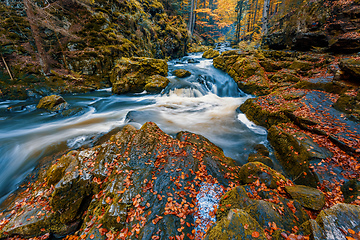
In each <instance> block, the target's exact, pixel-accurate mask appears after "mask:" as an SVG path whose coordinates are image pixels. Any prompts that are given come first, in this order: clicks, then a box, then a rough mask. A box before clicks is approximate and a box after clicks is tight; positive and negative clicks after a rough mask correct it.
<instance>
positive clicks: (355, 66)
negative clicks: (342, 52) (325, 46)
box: [339, 58, 360, 80]
mask: <svg viewBox="0 0 360 240" xmlns="http://www.w3.org/2000/svg"><path fill="white" fill-rule="evenodd" d="M339 67H340V69H341V70H342V71H343V74H344V75H345V76H344V77H345V78H349V79H350V78H355V79H360V60H359V59H355V58H343V59H341V60H340V63H339ZM350 80H351V79H350Z"/></svg>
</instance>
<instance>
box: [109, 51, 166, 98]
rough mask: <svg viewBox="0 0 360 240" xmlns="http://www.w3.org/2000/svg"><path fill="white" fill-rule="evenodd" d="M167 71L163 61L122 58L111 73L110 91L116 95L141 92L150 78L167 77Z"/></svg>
mask: <svg viewBox="0 0 360 240" xmlns="http://www.w3.org/2000/svg"><path fill="white" fill-rule="evenodd" d="M167 71H168V66H167V63H166V61H165V60H160V59H154V58H140V57H132V58H122V59H121V60H120V61H119V62H118V63H117V64H116V66H115V67H114V69H113V70H112V73H111V77H110V81H111V83H112V91H113V92H114V93H117V94H120V93H129V92H130V93H136V92H142V91H144V88H145V85H146V84H147V83H148V79H149V77H150V76H153V75H161V76H167Z"/></svg>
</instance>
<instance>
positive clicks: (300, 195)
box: [285, 185, 325, 211]
mask: <svg viewBox="0 0 360 240" xmlns="http://www.w3.org/2000/svg"><path fill="white" fill-rule="evenodd" d="M285 190H286V192H287V193H289V194H290V196H291V197H292V198H293V199H295V200H297V201H298V202H299V203H300V204H301V205H302V206H304V207H307V208H310V209H313V210H316V211H319V210H321V209H322V208H323V207H324V205H325V195H324V193H322V192H321V191H320V190H318V189H315V188H311V187H308V186H302V185H295V186H285Z"/></svg>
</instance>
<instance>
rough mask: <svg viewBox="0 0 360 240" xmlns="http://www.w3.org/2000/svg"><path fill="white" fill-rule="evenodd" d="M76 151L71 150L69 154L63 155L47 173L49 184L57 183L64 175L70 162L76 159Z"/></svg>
mask: <svg viewBox="0 0 360 240" xmlns="http://www.w3.org/2000/svg"><path fill="white" fill-rule="evenodd" d="M76 154H77V152H76V151H71V152H69V153H68V154H66V155H64V156H62V157H61V158H60V159H59V161H58V162H57V163H56V164H54V165H52V166H51V167H50V168H49V170H48V171H47V173H46V179H47V184H48V186H51V185H55V184H56V183H58V182H59V181H60V179H61V178H62V177H63V176H64V174H65V170H66V168H67V167H68V166H69V164H70V163H71V162H72V161H74V160H75V157H74V155H76Z"/></svg>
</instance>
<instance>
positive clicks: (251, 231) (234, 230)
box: [204, 209, 267, 240]
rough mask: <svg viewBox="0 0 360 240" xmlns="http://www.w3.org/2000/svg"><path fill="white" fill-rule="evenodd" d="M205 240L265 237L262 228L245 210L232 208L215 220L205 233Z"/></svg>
mask: <svg viewBox="0 0 360 240" xmlns="http://www.w3.org/2000/svg"><path fill="white" fill-rule="evenodd" d="M204 239H205V240H222V239H224V240H228V239H234V240H235V239H236V240H241V239H263V240H265V239H267V238H266V235H265V232H264V229H263V228H262V227H261V226H260V224H259V223H258V222H257V221H256V220H255V219H254V218H252V217H251V215H249V214H248V213H247V212H245V211H243V210H241V209H232V210H230V211H229V213H228V216H227V217H226V218H223V219H222V220H221V221H219V222H217V223H216V225H215V226H213V227H212V228H211V229H210V230H209V231H208V232H207V233H206V236H205V238H204Z"/></svg>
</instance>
